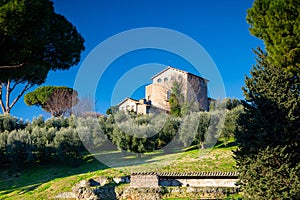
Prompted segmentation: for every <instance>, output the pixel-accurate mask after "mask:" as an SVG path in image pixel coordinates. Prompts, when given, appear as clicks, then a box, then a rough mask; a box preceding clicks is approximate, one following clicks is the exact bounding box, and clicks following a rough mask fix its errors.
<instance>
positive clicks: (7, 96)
mask: <svg viewBox="0 0 300 200" xmlns="http://www.w3.org/2000/svg"><path fill="white" fill-rule="evenodd" d="M10 91H11V90H10V79H8V80H7V84H6V97H5V99H6V106H5V107H6V112H7V111H8V112H9V110H10V109H9V100H10Z"/></svg>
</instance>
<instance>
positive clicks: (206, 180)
mask: <svg viewBox="0 0 300 200" xmlns="http://www.w3.org/2000/svg"><path fill="white" fill-rule="evenodd" d="M237 180H238V176H237V173H236V172H191V173H170V172H165V173H163V172H162V173H155V172H142V173H133V174H131V180H130V187H133V188H136V187H158V186H166V187H167V186H183V187H186V186H193V187H237V186H236V182H237Z"/></svg>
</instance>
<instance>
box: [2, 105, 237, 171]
mask: <svg viewBox="0 0 300 200" xmlns="http://www.w3.org/2000/svg"><path fill="white" fill-rule="evenodd" d="M225 113H226V115H233V114H234V113H238V112H233V110H226V112H225ZM222 118H223V117H222V113H219V112H218V111H213V112H192V113H190V114H188V115H186V116H185V117H175V116H172V115H167V114H163V115H152V114H149V115H137V114H135V113H129V114H125V113H123V112H114V113H113V114H110V115H109V116H107V117H104V116H101V117H98V118H92V117H79V118H75V117H73V116H72V117H69V118H51V119H47V120H44V119H43V118H42V117H38V118H35V119H33V120H32V122H28V121H27V122H24V121H22V120H19V119H16V118H14V117H11V116H8V115H0V158H1V159H0V166H2V165H6V164H8V163H11V164H13V166H14V167H15V168H16V169H22V168H23V167H24V165H26V164H34V163H42V162H46V161H56V162H61V163H65V164H69V165H72V166H78V165H79V164H80V161H81V158H82V156H83V154H84V153H85V152H86V150H85V148H87V149H88V150H91V151H93V152H97V151H100V149H101V147H102V145H103V144H104V143H105V140H107V139H108V140H110V141H111V142H112V143H113V144H114V145H115V146H116V147H117V148H118V149H119V150H122V151H129V152H133V153H136V155H137V156H138V157H141V156H142V154H143V153H145V152H150V151H153V150H157V149H161V150H163V151H166V152H169V151H173V150H174V149H178V148H182V147H189V146H190V145H194V144H198V145H199V146H200V147H201V148H205V147H207V146H208V147H211V146H210V144H211V143H212V140H214V141H215V142H216V140H217V138H219V137H224V136H225V137H228V138H229V137H232V136H233V133H232V132H231V130H230V131H229V132H228V133H226V134H224V133H223V132H222V128H223V126H220V124H222V123H223V121H221V119H222ZM234 118H237V116H235V117H234ZM231 126H232V125H230V127H231Z"/></svg>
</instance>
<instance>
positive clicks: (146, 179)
mask: <svg viewBox="0 0 300 200" xmlns="http://www.w3.org/2000/svg"><path fill="white" fill-rule="evenodd" d="M158 186H159V178H158V175H157V174H156V173H136V174H135V173H133V174H131V176H130V187H133V188H139V187H149V188H155V187H158Z"/></svg>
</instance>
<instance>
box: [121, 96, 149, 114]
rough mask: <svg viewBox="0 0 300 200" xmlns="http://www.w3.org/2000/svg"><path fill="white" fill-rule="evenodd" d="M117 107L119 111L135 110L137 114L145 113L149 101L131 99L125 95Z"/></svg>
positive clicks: (147, 111) (147, 109)
mask: <svg viewBox="0 0 300 200" xmlns="http://www.w3.org/2000/svg"><path fill="white" fill-rule="evenodd" d="M117 106H118V108H119V110H120V111H124V112H135V113H137V114H147V113H149V109H150V107H151V102H149V101H146V99H140V100H136V99H132V98H129V97H127V98H126V99H124V100H123V101H122V102H121V103H119V104H118V105H117Z"/></svg>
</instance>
